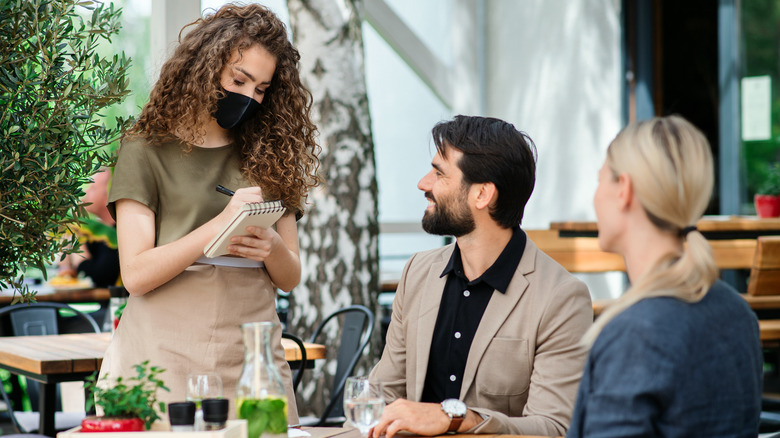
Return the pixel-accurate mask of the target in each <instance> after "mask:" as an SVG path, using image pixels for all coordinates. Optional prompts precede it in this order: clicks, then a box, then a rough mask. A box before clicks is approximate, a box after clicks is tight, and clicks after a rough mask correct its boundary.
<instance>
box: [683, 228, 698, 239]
mask: <svg viewBox="0 0 780 438" xmlns="http://www.w3.org/2000/svg"><path fill="white" fill-rule="evenodd" d="M691 231H699V230H698V229H697V228H696V225H690V226H687V227H685V228H683V229H682V230H680V236H681V237H682V238H683V239H684V238H685V236H687V235H688V233H690V232H691Z"/></svg>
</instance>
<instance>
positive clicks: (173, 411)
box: [168, 402, 195, 432]
mask: <svg viewBox="0 0 780 438" xmlns="http://www.w3.org/2000/svg"><path fill="white" fill-rule="evenodd" d="M168 418H169V419H170V420H171V430H172V431H174V432H192V431H193V430H194V429H193V427H194V425H195V402H180V403H168Z"/></svg>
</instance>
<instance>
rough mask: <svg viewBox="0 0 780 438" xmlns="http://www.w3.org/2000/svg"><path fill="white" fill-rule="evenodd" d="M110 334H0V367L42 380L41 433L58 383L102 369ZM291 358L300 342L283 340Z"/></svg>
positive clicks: (48, 427)
mask: <svg viewBox="0 0 780 438" xmlns="http://www.w3.org/2000/svg"><path fill="white" fill-rule="evenodd" d="M110 341H111V334H110V333H79V334H70V335H50V336H15V337H14V336H9V337H0V368H4V369H6V370H8V371H10V372H12V373H15V374H20V375H23V376H26V377H28V378H31V379H33V380H36V381H38V382H41V383H42V385H41V396H40V400H39V406H38V411H39V412H40V413H41V416H40V418H41V422H40V429H39V430H40V433H42V434H43V435H48V436H54V434H55V430H54V413H55V397H56V387H57V386H56V384H57V383H59V382H75V381H82V380H84V379H85V378H86V377H88V376H90V375H91V374H92V373H94V372H95V371H98V370H99V369H100V364H101V363H102V362H103V354H104V353H105V351H106V349H107V348H108V344H109V342H110ZM282 345H283V346H284V356H285V359H287V360H288V361H291V362H292V361H296V360H300V359H301V352H300V349H299V348H298V345H297V344H295V343H294V342H292V341H290V340H288V339H282ZM304 347H305V348H306V356H307V358H308V359H324V358H325V346H324V345H320V344H311V343H307V342H305V343H304Z"/></svg>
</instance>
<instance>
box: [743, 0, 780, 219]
mask: <svg viewBox="0 0 780 438" xmlns="http://www.w3.org/2000/svg"><path fill="white" fill-rule="evenodd" d="M739 4H740V29H741V41H740V49H741V51H742V53H741V65H740V68H741V72H740V76H741V78H742V81H741V88H740V99H741V112H742V122H741V128H742V133H741V135H742V145H741V146H742V147H741V150H742V154H743V160H744V166H745V167H744V169H743V178H744V182H745V186H746V187H747V197H746V199H745V204H744V206H743V213H751V214H752V213H753V212H754V208H753V195H754V194H755V193H756V192H757V191H758V190H760V188H761V185H762V184H763V182H764V180H765V179H766V177H767V172H768V170H769V167H770V165H772V164H773V163H776V162H777V161H778V159H779V158H780V83H778V79H780V55H779V54H778V51H779V50H780V27H778V26H777V23H778V22H780V0H744V1H742V2H740V3H739Z"/></svg>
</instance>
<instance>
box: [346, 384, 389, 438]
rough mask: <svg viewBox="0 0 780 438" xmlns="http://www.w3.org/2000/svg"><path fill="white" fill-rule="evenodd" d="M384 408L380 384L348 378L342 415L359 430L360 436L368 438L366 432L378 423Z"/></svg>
mask: <svg viewBox="0 0 780 438" xmlns="http://www.w3.org/2000/svg"><path fill="white" fill-rule="evenodd" d="M384 408H385V397H384V391H383V390H382V383H381V382H376V381H369V380H368V377H366V376H361V377H348V378H347V383H346V385H345V386H344V415H346V417H347V419H348V420H349V421H350V422H351V423H352V424H353V425H354V426H355V427H357V428H358V429H359V430H360V435H361V436H363V437H366V436H368V431H369V430H371V428H372V427H374V426H376V425H377V423H379V418H381V417H382V411H383V410H384Z"/></svg>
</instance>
